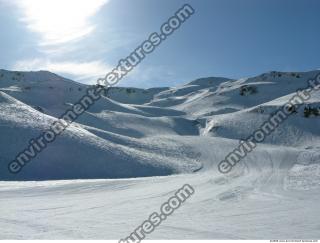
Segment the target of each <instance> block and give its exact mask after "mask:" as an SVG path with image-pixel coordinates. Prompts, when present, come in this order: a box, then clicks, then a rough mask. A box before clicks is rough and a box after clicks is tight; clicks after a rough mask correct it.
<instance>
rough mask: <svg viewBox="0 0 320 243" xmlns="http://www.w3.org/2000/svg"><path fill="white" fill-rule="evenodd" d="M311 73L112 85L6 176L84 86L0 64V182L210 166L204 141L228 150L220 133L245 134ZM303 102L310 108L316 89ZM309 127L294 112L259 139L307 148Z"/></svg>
mask: <svg viewBox="0 0 320 243" xmlns="http://www.w3.org/2000/svg"><path fill="white" fill-rule="evenodd" d="M317 73H319V71H311V72H304V73H293V72H292V73H284V72H270V73H265V74H262V75H260V76H257V77H252V78H244V79H239V80H232V79H227V78H204V79H198V80H195V81H192V82H190V83H188V84H186V85H182V86H179V87H174V88H153V89H136V88H123V87H112V88H110V90H108V92H107V93H106V94H105V96H103V97H102V98H101V99H100V100H99V101H98V102H97V103H96V104H95V105H94V106H93V107H92V108H90V110H88V111H87V112H86V113H85V114H83V115H82V116H81V117H79V119H78V120H77V122H76V123H74V124H73V125H71V126H70V128H69V129H68V130H67V131H65V132H64V133H63V135H61V136H60V137H59V138H58V139H57V141H55V142H54V143H52V144H50V145H49V146H48V148H47V149H46V150H45V151H43V152H42V153H41V154H40V155H39V156H38V157H37V158H35V159H34V160H33V161H31V162H30V164H28V165H27V166H26V167H25V169H24V170H23V171H22V172H21V173H20V174H18V175H15V176H12V175H11V174H9V172H8V171H7V165H8V163H9V162H10V161H11V160H13V159H14V157H15V155H17V154H18V153H19V152H20V151H21V150H22V149H24V148H26V146H27V145H28V141H29V140H30V139H31V138H34V137H37V136H38V135H39V134H40V132H41V131H43V130H44V129H46V128H48V127H49V125H50V124H51V123H52V122H53V121H55V119H56V118H57V117H59V116H60V115H61V114H62V113H63V112H64V111H65V110H66V109H68V108H70V107H71V106H72V105H73V104H74V103H75V102H77V100H79V99H80V97H81V96H82V95H83V94H84V93H85V91H86V88H87V87H88V86H86V85H83V84H79V83H76V82H74V81H71V80H69V79H65V78H63V77H60V76H58V75H56V74H53V73H50V72H46V71H40V72H11V71H6V70H0V108H1V109H0V134H1V136H0V146H1V150H0V151H1V155H0V171H1V172H0V180H1V179H4V180H19V179H24V180H43V179H71V178H72V179H76V178H126V177H140V176H157V175H170V174H174V173H192V172H195V171H199V170H207V169H209V168H211V167H212V165H213V164H216V163H217V161H213V158H212V154H211V151H210V150H211V148H210V147H208V146H207V144H210V142H209V141H211V139H213V137H216V138H215V139H220V142H221V144H225V146H224V150H223V151H224V152H225V153H227V152H228V151H230V150H232V149H233V147H232V144H233V143H228V142H226V141H228V139H230V140H231V141H238V140H239V139H243V138H246V137H247V136H248V135H250V134H251V133H252V132H253V131H254V130H255V129H257V128H258V127H259V125H260V124H262V123H263V122H264V121H265V120H266V119H267V118H268V117H269V116H270V114H271V113H272V111H274V110H275V109H276V108H277V107H280V106H281V105H283V104H284V103H285V102H286V101H288V100H289V99H290V97H291V96H292V94H293V93H294V92H295V91H296V90H297V89H298V88H303V87H305V86H306V85H307V80H308V79H310V78H312V77H315V75H316V74H317ZM244 87H250V88H251V89H252V90H251V91H250V90H249V91H248V90H247V89H244ZM308 104H309V105H312V106H314V107H319V106H320V95H319V92H318V93H315V94H314V96H313V98H312V99H311V100H310V102H308ZM258 109H259V110H264V111H265V112H257V110H258ZM319 125H320V117H309V118H306V117H304V115H303V110H299V111H298V113H297V114H295V115H293V116H292V117H290V119H289V120H288V121H286V123H285V124H284V125H283V126H281V127H280V128H279V130H277V131H276V132H275V133H274V134H272V135H271V136H270V137H269V138H268V139H267V140H266V141H265V143H268V144H270V145H283V146H287V147H288V150H290V149H302V150H303V149H307V148H308V149H312V150H317V149H319V148H320V146H319V143H320V126H319ZM225 139H227V140H225ZM216 141H217V140H215V143H214V144H216ZM212 149H214V148H212Z"/></svg>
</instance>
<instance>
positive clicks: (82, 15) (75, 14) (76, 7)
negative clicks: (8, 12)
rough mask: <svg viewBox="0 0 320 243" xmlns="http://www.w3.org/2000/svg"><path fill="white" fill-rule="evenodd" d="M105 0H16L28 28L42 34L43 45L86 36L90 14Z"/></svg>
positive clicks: (89, 26)
mask: <svg viewBox="0 0 320 243" xmlns="http://www.w3.org/2000/svg"><path fill="white" fill-rule="evenodd" d="M107 1H108V0H81V1H79V0H25V1H17V4H18V6H19V7H20V8H22V11H23V16H24V17H23V18H22V19H21V20H22V21H23V22H25V23H26V25H27V27H28V28H29V29H30V30H31V31H34V32H37V33H40V34H41V36H42V42H41V44H42V45H52V44H60V43H65V42H69V41H73V40H76V39H79V38H81V37H84V36H86V35H88V34H89V33H90V32H92V30H93V29H94V24H93V23H92V22H90V17H92V16H93V15H94V14H95V13H96V12H97V11H98V10H99V9H100V8H101V7H102V6H103V5H104V4H105V3H106V2H107Z"/></svg>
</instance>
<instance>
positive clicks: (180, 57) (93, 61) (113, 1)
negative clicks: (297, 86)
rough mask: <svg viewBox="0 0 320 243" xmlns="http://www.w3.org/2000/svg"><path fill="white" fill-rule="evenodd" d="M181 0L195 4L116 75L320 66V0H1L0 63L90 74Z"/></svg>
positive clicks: (157, 81) (142, 82) (161, 78)
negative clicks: (155, 44)
mask: <svg viewBox="0 0 320 243" xmlns="http://www.w3.org/2000/svg"><path fill="white" fill-rule="evenodd" d="M184 3H189V4H191V5H192V6H193V8H194V9H195V11H196V13H195V14H194V15H193V16H192V17H191V18H190V19H189V20H188V21H187V22H186V23H184V24H183V25H182V26H181V28H180V29H178V30H177V31H176V32H175V33H174V34H173V35H171V36H170V37H169V38H168V39H167V40H166V41H165V42H163V43H162V44H161V46H159V48H158V49H156V50H155V51H154V52H153V53H152V54H150V55H149V56H148V57H147V58H146V59H145V60H144V61H143V62H142V63H141V64H140V65H139V66H138V67H137V68H136V69H135V70H134V71H133V72H132V73H130V74H129V76H128V77H126V78H125V79H124V80H122V81H121V82H120V83H119V85H121V86H136V87H145V88H146V87H154V86H175V85H178V84H182V83H185V82H188V81H191V80H193V79H196V78H200V77H207V76H224V77H232V78H241V77H247V76H253V75H256V74H260V73H262V72H267V71H271V70H279V71H306V70H312V69H318V68H320V65H319V54H320V44H319V43H320V42H319V39H320V32H319V29H320V28H319V25H320V14H319V9H320V1H318V0H219V1H215V0H189V1H182V0H0V32H1V35H0V36H1V39H0V43H1V45H0V53H1V55H0V68H3V69H9V70H43V69H46V70H50V71H52V72H55V73H58V74H61V75H63V76H66V77H69V78H72V79H74V80H77V81H79V82H83V83H95V80H96V78H98V77H103V76H104V75H105V74H106V73H107V72H108V71H110V70H111V69H112V68H113V67H115V66H116V65H117V63H118V60H119V59H121V58H124V57H126V56H128V55H129V54H130V53H131V52H132V51H133V50H134V49H135V48H136V47H137V46H138V45H139V44H140V43H141V42H142V41H144V40H145V39H146V38H147V37H148V36H149V34H150V33H152V32H154V31H158V30H159V28H160V26H161V24H162V23H163V22H164V21H166V20H167V18H169V17H170V16H171V15H173V14H174V12H175V11H176V10H177V9H178V8H180V7H181V6H182V5H183V4H184Z"/></svg>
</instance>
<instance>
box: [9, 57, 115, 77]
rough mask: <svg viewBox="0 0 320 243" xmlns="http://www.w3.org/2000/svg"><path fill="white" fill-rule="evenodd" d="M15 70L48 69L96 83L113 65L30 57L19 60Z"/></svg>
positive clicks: (98, 62)
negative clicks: (54, 60) (53, 60)
mask: <svg viewBox="0 0 320 243" xmlns="http://www.w3.org/2000/svg"><path fill="white" fill-rule="evenodd" d="M13 68H14V69H15V70H20V71H30V70H48V71H51V72H54V73H58V74H61V75H67V76H69V77H74V78H75V79H77V81H82V82H86V83H95V82H96V79H97V78H99V77H104V76H105V75H106V73H107V72H108V71H110V70H111V67H109V66H108V65H106V64H104V63H103V62H102V61H92V62H52V61H50V60H45V59H30V60H29V59H28V60H22V61H18V62H17V63H16V64H15V65H14V67H13Z"/></svg>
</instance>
